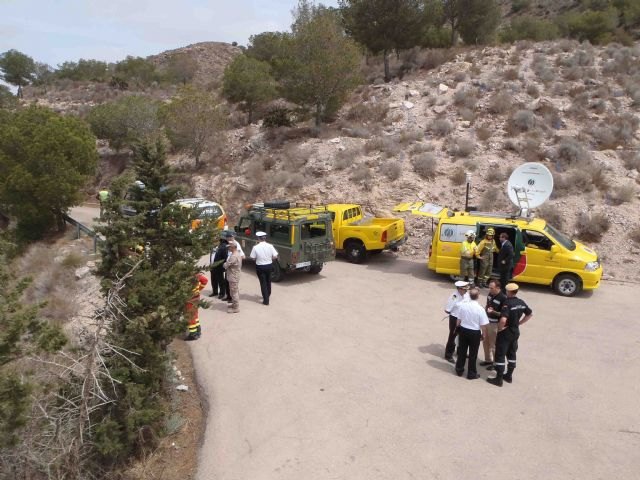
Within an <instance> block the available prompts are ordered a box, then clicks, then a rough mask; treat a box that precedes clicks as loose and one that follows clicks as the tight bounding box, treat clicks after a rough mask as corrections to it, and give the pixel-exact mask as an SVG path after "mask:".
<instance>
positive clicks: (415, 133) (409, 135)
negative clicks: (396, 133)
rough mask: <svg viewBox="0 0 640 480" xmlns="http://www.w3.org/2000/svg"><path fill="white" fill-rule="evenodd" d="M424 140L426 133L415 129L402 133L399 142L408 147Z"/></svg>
mask: <svg viewBox="0 0 640 480" xmlns="http://www.w3.org/2000/svg"><path fill="white" fill-rule="evenodd" d="M422 139H424V131H422V130H420V129H417V128H414V129H411V130H403V131H402V132H400V138H399V139H398V140H399V141H400V143H401V144H402V145H406V144H408V143H413V142H419V141H420V140H422Z"/></svg>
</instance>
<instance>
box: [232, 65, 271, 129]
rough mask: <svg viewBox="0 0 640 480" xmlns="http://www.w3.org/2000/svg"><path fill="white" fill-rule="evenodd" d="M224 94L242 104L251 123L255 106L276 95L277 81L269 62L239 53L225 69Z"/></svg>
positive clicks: (248, 121)
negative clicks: (272, 74)
mask: <svg viewBox="0 0 640 480" xmlns="http://www.w3.org/2000/svg"><path fill="white" fill-rule="evenodd" d="M222 94H223V95H224V96H225V97H226V98H227V99H229V100H230V101H231V102H235V103H241V104H242V107H243V109H244V110H245V111H246V112H247V116H248V119H247V123H249V124H251V122H252V121H253V112H254V110H255V107H256V106H257V105H259V104H260V103H263V102H266V101H268V100H271V99H272V98H274V97H275V95H276V82H275V80H274V79H273V77H272V76H271V68H270V67H269V64H268V63H266V62H261V61H260V60H256V59H255V58H251V57H247V56H246V55H238V56H237V57H236V58H234V59H233V62H231V63H230V64H229V65H228V66H227V68H226V69H225V71H224V78H223V86H222Z"/></svg>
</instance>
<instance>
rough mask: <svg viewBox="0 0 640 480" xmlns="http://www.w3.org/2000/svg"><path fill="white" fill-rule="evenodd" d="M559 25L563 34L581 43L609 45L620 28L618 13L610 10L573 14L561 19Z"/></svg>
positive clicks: (612, 9) (613, 9)
mask: <svg viewBox="0 0 640 480" xmlns="http://www.w3.org/2000/svg"><path fill="white" fill-rule="evenodd" d="M558 25H559V26H560V31H561V32H562V33H563V34H565V35H566V36H569V37H571V38H576V39H578V40H579V41H581V42H583V41H585V40H588V41H589V42H591V43H594V44H595V43H608V42H610V41H611V40H612V39H613V38H614V33H615V30H616V28H617V26H618V11H617V10H616V9H615V8H609V9H607V10H603V11H593V10H586V11H584V12H571V13H567V14H565V15H562V16H561V17H559V18H558Z"/></svg>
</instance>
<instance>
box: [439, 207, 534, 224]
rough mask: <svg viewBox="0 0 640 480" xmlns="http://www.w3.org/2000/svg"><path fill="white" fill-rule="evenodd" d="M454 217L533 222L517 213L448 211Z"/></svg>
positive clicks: (528, 217)
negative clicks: (469, 216)
mask: <svg viewBox="0 0 640 480" xmlns="http://www.w3.org/2000/svg"><path fill="white" fill-rule="evenodd" d="M450 211H451V212H452V213H453V214H454V215H460V216H464V215H473V216H474V217H488V218H504V219H505V220H526V221H527V222H529V223H530V222H531V221H532V220H534V217H531V216H522V215H518V214H517V213H513V214H509V213H504V212H495V213H494V212H480V211H478V210H472V211H470V212H464V211H455V210H450Z"/></svg>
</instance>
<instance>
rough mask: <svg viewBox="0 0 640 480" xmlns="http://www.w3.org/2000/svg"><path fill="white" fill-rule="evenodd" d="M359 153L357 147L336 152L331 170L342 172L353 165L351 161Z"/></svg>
mask: <svg viewBox="0 0 640 480" xmlns="http://www.w3.org/2000/svg"><path fill="white" fill-rule="evenodd" d="M359 153H360V149H359V148H357V147H350V148H346V149H344V150H340V151H338V153H336V156H335V157H334V159H333V168H335V169H336V170H344V169H345V168H348V167H350V166H351V165H352V164H353V160H354V159H355V158H356V157H357V156H358V154H359Z"/></svg>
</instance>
